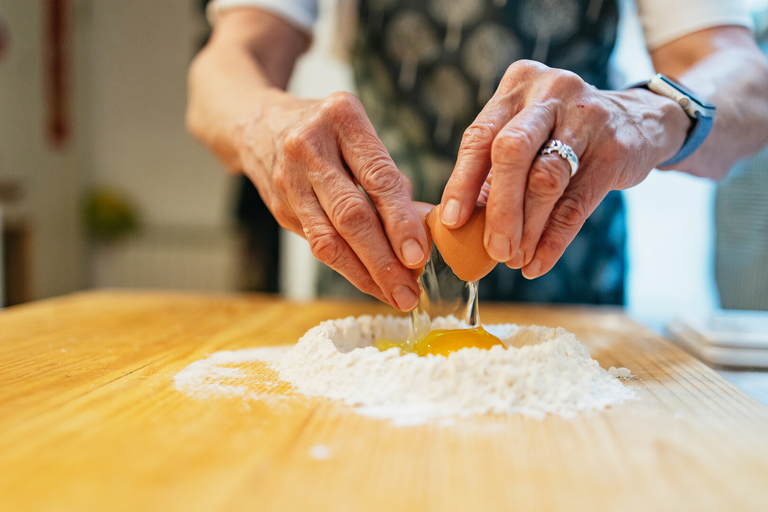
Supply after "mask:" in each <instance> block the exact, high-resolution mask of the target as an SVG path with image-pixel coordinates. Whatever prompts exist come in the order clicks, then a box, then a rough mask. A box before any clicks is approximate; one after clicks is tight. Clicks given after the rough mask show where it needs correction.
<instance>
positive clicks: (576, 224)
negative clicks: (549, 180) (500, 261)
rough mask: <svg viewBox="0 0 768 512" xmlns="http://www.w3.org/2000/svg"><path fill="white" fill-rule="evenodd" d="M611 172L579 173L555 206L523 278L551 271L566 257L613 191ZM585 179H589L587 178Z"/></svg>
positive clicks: (524, 269) (524, 268)
mask: <svg viewBox="0 0 768 512" xmlns="http://www.w3.org/2000/svg"><path fill="white" fill-rule="evenodd" d="M608 174H609V173H600V172H592V173H590V176H588V177H587V176H585V174H582V173H581V171H579V173H578V174H576V176H574V177H573V179H572V180H571V183H570V185H569V186H568V187H567V188H566V190H565V193H564V194H563V195H562V197H560V199H559V200H558V201H557V203H556V204H555V207H554V209H553V210H552V214H551V215H550V216H549V219H548V221H547V225H546V227H545V228H544V232H543V233H542V235H541V238H540V239H539V243H538V244H537V246H536V251H535V253H534V255H533V258H532V259H531V261H530V262H529V263H528V264H527V265H526V266H524V267H523V276H525V277H526V278H527V279H534V278H536V277H539V276H542V275H544V274H546V273H547V272H549V271H550V270H551V269H552V267H553V266H555V263H556V262H557V260H558V259H560V257H561V256H562V255H563V252H565V249H566V248H567V247H568V244H570V243H571V242H572V241H573V239H574V237H575V236H576V234H577V233H578V232H579V230H580V229H581V227H582V226H583V225H584V222H585V221H586V220H587V217H589V216H590V215H591V214H592V212H593V211H594V210H595V208H597V206H598V205H599V204H600V201H602V200H603V198H604V197H605V196H606V195H607V194H608V192H609V191H610V190H611V183H610V182H609V177H608ZM585 178H586V179H585Z"/></svg>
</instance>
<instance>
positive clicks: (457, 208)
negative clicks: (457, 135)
mask: <svg viewBox="0 0 768 512" xmlns="http://www.w3.org/2000/svg"><path fill="white" fill-rule="evenodd" d="M515 113H516V110H515V109H514V107H513V106H512V105H510V104H509V102H508V101H504V99H503V98H500V97H494V98H492V99H491V100H490V101H489V102H488V104H487V105H486V106H485V107H484V108H483V110H482V111H481V112H480V114H478V116H477V118H476V119H475V120H474V122H473V123H472V124H471V125H470V126H469V127H468V128H467V129H466V130H465V131H464V135H463V136H462V138H461V145H460V146H459V154H458V156H457V158H456V165H455V167H454V169H453V172H452V173H451V177H450V179H449V180H448V183H447V184H446V186H445V190H443V196H442V199H441V201H440V204H441V213H440V221H441V222H442V223H443V224H444V225H445V226H447V227H450V228H458V227H461V226H463V225H464V223H466V222H467V220H468V219H469V217H470V216H471V215H472V212H473V211H474V209H475V204H476V203H477V200H478V198H479V196H480V192H481V190H482V187H483V183H485V181H486V177H487V176H488V173H489V172H490V169H491V152H492V147H493V142H494V139H495V138H496V136H497V135H498V133H499V132H500V131H501V129H502V128H503V127H504V126H505V125H506V123H507V122H508V121H509V120H510V119H511V118H512V116H513V115H514V114H515Z"/></svg>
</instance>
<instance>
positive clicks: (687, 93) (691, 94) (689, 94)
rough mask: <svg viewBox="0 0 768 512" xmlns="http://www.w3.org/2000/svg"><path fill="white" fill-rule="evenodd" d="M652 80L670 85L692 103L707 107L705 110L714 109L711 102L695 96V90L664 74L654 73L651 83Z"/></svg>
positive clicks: (676, 99)
mask: <svg viewBox="0 0 768 512" xmlns="http://www.w3.org/2000/svg"><path fill="white" fill-rule="evenodd" d="M654 80H659V81H661V82H663V83H664V84H666V85H667V86H668V87H671V88H673V89H674V90H676V91H678V93H680V94H682V95H684V96H686V97H687V98H688V99H690V100H691V102H693V103H694V104H697V105H699V106H701V107H703V108H704V109H707V110H714V109H715V106H714V105H713V104H711V103H709V102H708V101H706V100H704V99H702V98H699V97H697V96H696V93H695V92H693V91H691V90H690V89H688V88H687V87H685V86H684V85H682V84H678V83H677V82H673V81H672V80H671V79H669V78H667V77H666V76H664V75H656V76H654V77H653V78H652V79H651V84H652V83H653V81H654ZM651 84H649V85H651ZM658 92H661V91H658ZM662 94H663V93H662ZM675 101H678V102H679V101H680V100H679V99H678V98H675Z"/></svg>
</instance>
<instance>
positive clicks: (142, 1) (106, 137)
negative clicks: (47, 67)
mask: <svg viewBox="0 0 768 512" xmlns="http://www.w3.org/2000/svg"><path fill="white" fill-rule="evenodd" d="M198 3H199V2H197V1H196V0H163V1H161V2H159V1H157V0H132V1H130V2H126V1H124V0H90V1H89V2H88V4H89V5H90V15H89V20H88V32H89V83H88V89H89V94H88V95H89V111H90V118H89V123H90V127H91V130H92V140H91V144H90V148H89V162H88V167H89V170H90V176H91V179H92V180H93V181H94V182H95V183H97V184H102V183H103V184H109V185H116V186H119V187H120V188H122V189H123V190H125V191H127V192H128V193H129V194H130V195H131V196H132V198H133V199H134V200H135V201H136V202H137V203H138V205H139V207H140V209H141V214H142V217H143V219H144V221H145V222H146V223H148V224H180V225H208V226H210V225H222V226H223V225H225V224H227V223H229V222H230V218H229V212H230V211H231V207H230V197H229V189H230V180H229V178H228V177H227V176H226V175H225V173H224V172H223V171H222V169H221V166H219V164H218V163H217V162H216V160H215V159H214V158H213V157H212V156H211V155H210V153H209V152H208V151H207V150H205V149H204V148H202V147H201V146H199V145H198V144H197V143H195V142H194V141H193V139H192V138H191V137H190V136H189V135H188V133H187V132H186V129H185V127H184V111H185V105H186V73H187V68H188V66H189V63H190V61H191V59H192V57H193V55H194V53H195V51H196V49H197V44H198V39H199V37H200V35H201V33H202V31H203V28H204V21H203V19H202V18H201V16H200V14H199V11H198V7H197V5H198Z"/></svg>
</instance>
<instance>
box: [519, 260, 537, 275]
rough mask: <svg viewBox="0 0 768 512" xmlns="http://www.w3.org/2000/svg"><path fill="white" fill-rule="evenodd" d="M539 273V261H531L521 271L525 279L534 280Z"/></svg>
mask: <svg viewBox="0 0 768 512" xmlns="http://www.w3.org/2000/svg"><path fill="white" fill-rule="evenodd" d="M539 272H541V262H540V261H539V260H533V261H532V262H530V263H529V264H528V265H526V267H525V268H524V269H523V277H524V278H526V279H536V278H537V277H539Z"/></svg>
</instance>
